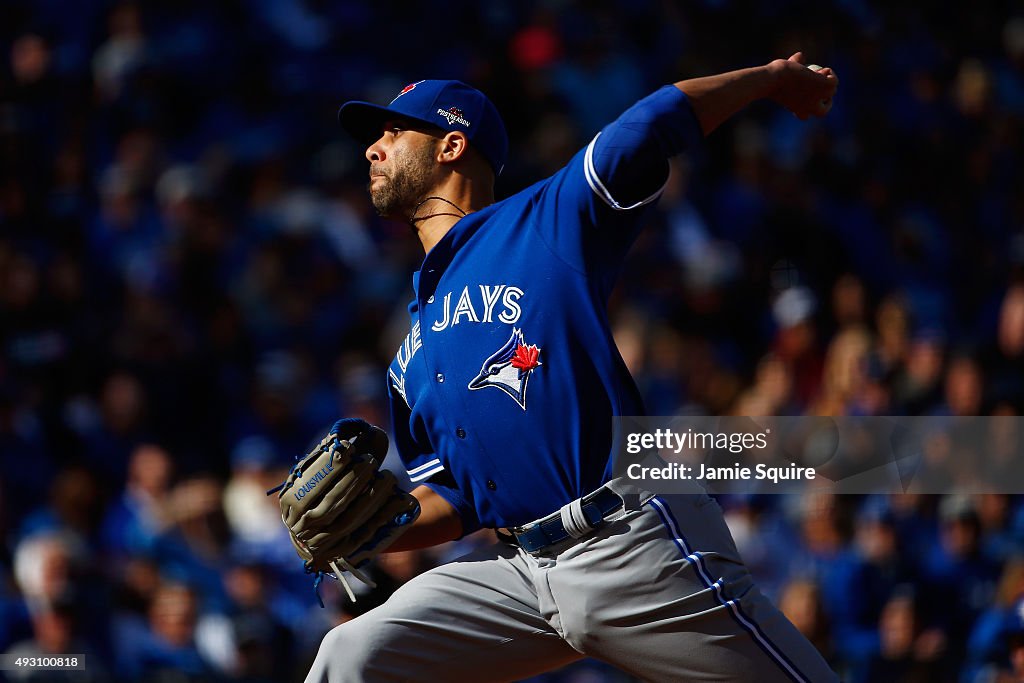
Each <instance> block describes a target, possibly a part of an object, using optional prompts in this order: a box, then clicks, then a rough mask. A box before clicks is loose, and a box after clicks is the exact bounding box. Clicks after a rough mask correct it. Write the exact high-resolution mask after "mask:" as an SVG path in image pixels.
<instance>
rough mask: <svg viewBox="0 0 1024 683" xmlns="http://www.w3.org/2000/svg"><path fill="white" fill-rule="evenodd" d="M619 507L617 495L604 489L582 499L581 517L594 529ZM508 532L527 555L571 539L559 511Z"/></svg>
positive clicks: (620, 501) (619, 502)
mask: <svg viewBox="0 0 1024 683" xmlns="http://www.w3.org/2000/svg"><path fill="white" fill-rule="evenodd" d="M621 507H622V499H621V498H619V496H618V494H616V493H614V492H613V491H611V490H609V489H607V488H604V487H602V488H599V489H598V490H597V491H594V492H593V493H591V494H589V495H587V496H585V497H584V498H583V516H584V517H586V519H587V522H588V523H589V524H590V526H592V527H594V529H597V528H598V527H599V526H601V524H602V523H603V522H604V521H605V519H607V517H608V515H610V514H612V513H613V512H615V511H616V510H618V509H619V508H621ZM509 532H511V535H512V536H513V537H514V538H515V543H516V544H517V545H518V546H519V547H521V548H522V549H523V550H525V551H526V552H528V553H536V552H540V551H541V550H544V549H545V548H547V547H548V546H552V545H555V544H556V543H561V542H562V541H564V540H566V539H568V538H571V537H572V536H571V535H570V534H569V532H568V531H566V529H565V525H564V524H563V523H562V514H561V511H558V512H554V513H552V514H550V515H548V516H547V517H545V518H544V519H542V520H540V521H539V522H535V523H533V524H531V525H530V526H528V527H514V528H511V529H509Z"/></svg>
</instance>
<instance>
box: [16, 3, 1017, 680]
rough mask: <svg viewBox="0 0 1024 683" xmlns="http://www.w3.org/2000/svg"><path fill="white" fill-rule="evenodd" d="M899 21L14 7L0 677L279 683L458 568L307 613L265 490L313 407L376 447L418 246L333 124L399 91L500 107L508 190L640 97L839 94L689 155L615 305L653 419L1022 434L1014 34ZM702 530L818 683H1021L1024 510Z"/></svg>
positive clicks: (512, 9)
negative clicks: (825, 85)
mask: <svg viewBox="0 0 1024 683" xmlns="http://www.w3.org/2000/svg"><path fill="white" fill-rule="evenodd" d="M922 4H923V3H914V2H906V1H895V2H885V3H882V2H868V1H867V0H823V1H819V2H814V3H812V2H803V1H780V2H754V1H753V0H747V1H739V0H692V1H690V2H682V3H675V2H667V1H664V2H659V1H657V0H629V1H628V2H625V1H618V2H617V1H614V0H602V1H600V2H582V1H571V0H550V1H547V2H540V1H530V2H507V1H503V2H482V3H477V2H470V1H468V0H450V1H449V2H445V3H441V4H434V3H417V2H409V1H403V0H396V1H395V2H390V3H379V4H377V3H366V2H356V1H353V0H251V1H245V2H243V1H242V0H234V1H227V2H212V3H208V2H200V1H198V0H175V1H173V2H172V1H170V0H153V1H147V2H138V3H131V2H128V3H113V2H106V1H102V0H73V1H72V0H5V1H4V2H3V3H2V4H0V47H2V50H0V345H2V356H0V530H2V533H3V541H4V542H3V544H2V546H0V652H8V653H18V652H28V651H32V650H42V651H44V652H58V653H60V652H65V653H70V652H75V653H86V654H87V656H88V657H89V659H88V661H89V670H88V671H87V672H86V674H84V675H83V676H80V677H79V678H71V677H69V678H68V679H67V680H91V681H104V680H119V681H121V680H123V681H142V680H145V681H221V680H224V681H248V682H256V681H286V680H301V677H302V673H303V672H304V670H305V667H306V666H307V665H308V662H309V661H310V660H311V657H312V655H313V654H314V653H315V649H316V647H317V645H318V642H319V638H320V636H321V635H322V634H323V633H324V632H325V631H326V630H327V629H328V628H329V627H330V626H331V625H332V624H334V623H337V622H338V621H339V620H341V619H345V618H349V617H350V616H352V615H353V614H355V613H356V612H358V611H359V610H365V609H368V608H369V607H371V606H372V605H373V604H376V602H378V601H379V600H381V599H383V598H384V597H386V595H387V594H388V593H389V591H390V590H393V588H394V587H395V586H397V585H399V584H401V583H402V582H403V581H406V580H408V579H409V578H410V577H412V576H414V575H415V574H416V573H418V572H420V571H423V570H424V569H425V568H427V567H429V566H431V565H433V564H435V563H437V562H440V561H444V560H446V559H451V558H452V557H454V556H455V555H456V554H458V553H460V552H462V551H463V550H465V549H466V548H467V547H468V546H471V545H472V544H474V543H478V542H483V540H484V539H482V538H480V537H473V538H469V539H466V540H464V541H462V542H460V543H458V544H452V545H449V546H444V547H442V548H440V549H437V550H433V551H430V552H421V553H403V554H397V555H393V556H389V557H387V558H386V559H385V560H384V561H382V562H381V563H380V566H379V567H378V568H377V569H376V573H377V574H378V576H379V578H380V580H381V588H380V589H379V590H378V591H375V592H372V593H368V594H366V595H364V596H363V599H362V600H360V602H359V603H358V604H357V605H355V606H354V607H353V606H351V605H348V604H346V603H345V602H344V600H343V598H342V597H341V596H340V594H339V593H338V591H336V590H334V589H333V587H330V586H329V587H327V588H326V590H325V597H326V598H327V602H328V607H329V608H328V609H326V610H320V609H319V608H318V607H317V605H316V601H315V599H314V597H313V593H312V589H311V587H310V584H309V580H308V577H306V576H304V575H303V574H302V573H301V571H300V570H299V568H298V567H297V565H298V561H297V560H296V558H295V557H294V555H293V552H292V550H291V548H290V545H289V544H288V542H287V540H286V538H285V537H284V536H283V533H284V530H283V527H282V526H281V525H280V523H279V521H278V520H277V519H276V517H275V507H274V505H273V501H272V500H269V501H268V500H267V499H265V498H264V496H263V491H264V490H265V489H267V488H270V486H272V485H273V484H275V483H277V482H278V481H279V480H280V479H281V477H282V473H283V471H284V469H285V468H286V467H287V466H288V464H289V463H290V461H291V459H292V457H293V456H294V455H295V454H297V453H299V452H301V451H303V450H304V448H305V446H306V443H307V441H308V440H309V439H310V437H311V436H313V435H315V434H317V433H318V432H320V431H322V430H323V429H324V428H325V427H326V426H327V425H329V424H330V422H331V421H332V420H333V419H334V418H335V417H336V416H339V415H359V416H362V417H365V418H366V419H368V420H370V421H371V422H378V423H381V424H384V423H386V422H387V420H386V408H385V405H384V368H385V366H386V363H387V361H388V360H389V358H390V357H391V356H392V354H393V353H394V349H395V348H396V347H397V344H398V341H399V340H400V339H401V337H402V336H403V335H404V333H405V331H406V330H405V329H404V328H405V326H406V325H407V321H406V317H405V304H406V302H407V299H408V297H409V295H410V292H411V287H410V273H411V272H412V271H413V270H414V269H415V268H416V267H417V266H418V263H419V259H420V258H421V257H422V254H421V251H420V246H419V244H418V242H417V241H416V240H415V239H413V238H412V237H411V236H410V235H409V234H408V228H406V227H405V226H400V225H395V224H392V223H387V222H383V221H381V220H379V219H378V218H376V217H375V216H374V215H373V214H372V210H371V209H370V206H369V202H368V201H367V199H366V196H365V180H366V177H365V173H366V167H365V165H364V163H363V162H362V161H361V159H362V150H361V149H360V148H359V147H357V146H355V145H354V144H353V143H352V142H350V141H349V140H347V139H346V138H345V137H344V136H343V135H342V133H341V132H340V131H339V130H338V129H337V127H336V124H335V118H334V116H335V111H336V108H337V106H338V104H339V103H340V102H341V101H343V100H345V99H350V98H365V99H370V100H374V101H387V100H389V99H390V98H391V97H392V96H393V94H394V93H395V92H397V90H398V89H399V88H400V87H401V86H402V85H404V84H405V83H407V82H409V81H413V80H418V79H421V78H430V77H445V78H459V79H463V80H466V81H467V82H470V83H472V84H474V85H476V86H477V87H479V88H481V89H482V90H484V91H485V92H487V93H489V94H490V95H491V96H492V98H493V99H494V100H495V101H496V103H497V104H498V106H499V109H501V111H502V112H503V113H504V115H505V118H506V121H507V123H508V127H509V130H510V134H511V138H512V154H511V160H510V162H509V164H508V166H507V168H506V171H505V173H504V174H503V175H502V176H501V178H500V179H499V182H498V195H499V197H501V196H506V195H508V194H509V193H511V192H514V191H515V190H517V189H519V188H521V187H524V186H525V185H527V184H529V183H531V182H533V181H535V180H537V179H539V178H541V177H543V176H544V175H546V174H548V173H550V172H552V171H553V170H554V169H556V168H558V167H559V166H560V165H561V164H562V163H563V162H564V161H565V160H566V159H567V158H568V157H569V156H570V155H571V154H572V153H573V152H574V151H575V150H577V149H578V148H579V147H581V146H582V145H583V144H585V143H586V141H587V140H589V138H590V137H591V136H592V135H593V134H594V133H595V131H596V130H597V129H598V128H599V127H600V126H601V125H603V124H604V123H606V122H608V121H610V120H611V119H612V118H614V117H615V116H616V115H617V114H618V113H619V112H620V111H622V110H623V109H624V108H625V107H626V106H628V105H629V104H631V103H632V102H633V101H634V100H635V99H637V98H639V97H641V96H643V95H644V94H646V93H647V92H649V91H651V90H653V89H654V88H656V87H658V86H659V85H661V84H663V83H665V82H671V81H675V80H678V79H680V78H684V77H689V76H696V75H706V74H709V73H713V72H718V71H722V70H726V69H732V68H738V67H742V66H749V65H753V64H758V63H762V62H765V61H767V60H769V59H771V58H774V57H780V56H782V57H785V56H788V55H789V54H791V53H792V52H793V51H795V50H796V49H802V50H804V51H805V52H806V54H807V55H808V59H809V60H810V61H814V62H817V63H819V64H827V65H830V66H833V67H834V68H835V70H836V71H837V73H838V74H839V75H840V78H841V88H840V94H839V96H838V97H837V98H836V100H835V106H834V109H833V110H832V112H831V114H830V115H829V117H828V118H827V119H825V120H824V121H820V122H818V121H816V122H812V123H806V124H804V123H800V122H798V121H796V120H795V119H794V118H793V117H791V116H790V115H788V114H787V113H785V112H784V111H781V110H780V109H778V108H776V107H773V106H770V105H757V106H754V107H752V108H750V109H749V110H748V111H746V112H745V113H744V114H742V115H741V116H740V117H738V118H737V119H736V120H734V121H733V122H731V123H730V124H728V125H726V126H725V127H723V128H722V129H721V130H720V131H718V132H717V133H716V134H715V135H714V136H713V137H712V138H711V139H710V140H709V141H708V144H707V146H706V147H705V148H704V149H702V150H696V151H695V152H694V153H693V154H691V155H689V156H687V157H685V158H683V159H681V160H680V161H679V162H678V163H676V164H675V167H674V172H673V179H672V182H671V185H670V187H669V189H668V191H667V192H666V195H665V197H663V198H662V200H661V202H660V205H659V209H658V211H657V212H656V215H655V216H654V217H653V219H652V220H651V223H650V225H649V227H648V229H647V230H646V231H645V233H644V234H643V236H642V237H641V239H640V241H639V242H638V244H637V245H636V247H635V248H634V250H633V252H632V255H631V256H630V260H629V263H628V265H627V268H626V272H625V273H624V276H623V278H622V285H621V287H620V288H619V290H618V291H617V293H616V295H615V298H614V302H613V313H614V320H615V321H616V331H617V337H618V339H619V343H620V346H621V348H622V350H623V353H624V355H625V357H626V358H627V361H628V363H629V365H630V367H631V369H632V370H633V372H634V375H635V376H636V378H637V380H638V382H639V384H640V386H641V388H642V390H643V392H644V395H645V398H646V401H647V404H648V407H649V410H650V412H651V413H652V414H661V415H673V414H678V413H681V412H686V413H689V412H704V413H710V414H729V413H732V414H745V415H758V414H761V415H767V414H775V415H787V414H826V415H827V414H833V415H837V414H857V415H872V414H875V415H903V414H906V415H938V416H942V415H957V414H963V415H987V414H1005V415H1016V414H1019V413H1020V411H1021V409H1022V407H1024V192H1022V191H1021V188H1024V174H1022V168H1021V163H1020V159H1021V148H1022V134H1024V125H1022V120H1024V118H1022V115H1024V9H1022V8H1021V6H1020V5H1019V4H1017V3H1012V2H983V3H970V4H969V3H929V5H933V6H929V7H922V6H920V5H922ZM722 503H723V506H724V507H725V509H726V513H727V519H728V521H729V523H730V526H731V528H732V529H733V532H734V535H735V536H736V539H737V542H738V543H739V545H740V547H741V551H742V552H743V554H744V556H745V558H746V560H747V562H748V563H749V565H750V567H751V570H752V571H753V573H754V575H755V578H756V579H757V580H758V581H759V582H760V583H761V585H762V586H763V588H764V589H765V590H766V592H768V593H769V594H770V595H772V596H773V598H774V599H775V600H776V601H777V602H778V603H779V604H780V605H781V606H782V608H783V609H784V610H785V611H786V613H787V614H788V615H789V616H790V618H791V619H792V620H793V621H794V622H795V623H796V624H797V625H798V626H799V627H800V628H801V629H802V630H804V632H805V633H807V634H808V636H809V637H810V638H811V640H812V641H813V642H814V643H815V645H817V646H818V647H819V648H820V649H821V651H822V652H823V653H824V654H825V655H826V657H827V658H828V659H829V661H830V662H831V663H832V664H833V665H834V666H835V667H836V668H837V670H839V671H840V672H841V673H842V674H843V676H844V680H850V681H854V682H858V681H962V682H970V683H977V682H980V681H996V680H1024V678H1022V677H1024V673H1022V672H1024V661H1021V657H1020V656H1019V655H1018V657H1017V658H1016V659H1017V661H1018V667H1019V668H1018V670H1017V674H1016V676H1017V677H1018V678H1012V677H1011V674H1010V671H1011V669H1012V664H1011V659H1010V648H1011V646H1012V645H1015V644H1017V643H1018V641H1019V640H1021V639H1022V636H1024V618H1022V616H1021V613H1020V611H1019V610H1018V609H1017V603H1018V601H1019V600H1020V598H1021V597H1022V596H1024V562H1022V557H1024V506H1022V505H1021V500H1020V498H1019V497H1017V496H1003V495H985V496H974V497H969V498H964V497H959V496H945V497H939V496H934V497H919V496H898V497H887V496H861V497H843V498H837V497H832V496H829V495H827V494H814V495H807V496H803V497H799V498H797V497H781V496H773V497H768V496H766V497H742V498H731V499H726V500H723V501H722ZM626 578H627V577H624V580H626ZM9 676H11V677H12V678H13V677H14V674H9ZM999 676H1003V678H999ZM32 680H54V679H53V678H39V679H32ZM542 680H545V681H618V680H623V678H622V676H621V675H620V674H617V673H616V672H614V671H611V670H609V669H607V668H606V667H603V666H601V665H599V664H596V663H593V662H585V663H582V664H580V665H577V666H574V667H571V668H570V669H568V670H565V671H562V672H559V673H555V674H551V675H549V676H546V677H543V679H542Z"/></svg>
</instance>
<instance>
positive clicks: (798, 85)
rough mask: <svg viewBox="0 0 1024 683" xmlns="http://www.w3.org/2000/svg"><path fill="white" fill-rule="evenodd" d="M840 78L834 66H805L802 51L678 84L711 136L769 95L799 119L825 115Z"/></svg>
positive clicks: (702, 126) (676, 84)
mask: <svg viewBox="0 0 1024 683" xmlns="http://www.w3.org/2000/svg"><path fill="white" fill-rule="evenodd" d="M838 84H839V80H838V78H837V77H836V75H835V73H833V71H832V69H830V68H828V67H826V68H824V69H821V70H820V71H811V70H810V69H808V68H806V66H805V65H804V58H803V54H802V53H799V52H798V53H796V54H794V55H793V56H791V57H790V58H789V59H776V60H774V61H772V62H769V63H768V64H764V65H762V66H755V67H751V68H749V69H739V70H738V71H729V72H727V73H722V74H716V75H714V76H704V77H701V78H691V79H687V80H685V81H679V82H678V83H675V86H676V87H677V88H679V89H680V90H682V91H683V92H684V93H686V96H687V97H688V98H689V100H690V105H691V106H692V107H693V111H694V113H695V114H696V116H697V120H698V121H699V122H700V126H701V129H702V130H703V132H704V135H708V134H709V133H711V131H713V130H715V129H716V128H718V126H720V125H721V124H722V123H724V122H725V121H726V120H728V119H729V118H731V117H732V116H733V115H735V114H736V113H737V112H739V111H740V110H741V109H743V108H744V107H746V106H747V105H748V104H750V103H752V102H755V101H757V100H760V99H765V98H770V99H772V100H774V101H775V102H777V103H778V104H779V105H781V106H783V107H785V108H786V109H788V110H789V111H791V112H793V114H794V115H796V116H797V117H798V118H800V119H807V118H809V117H811V116H823V115H824V114H825V113H827V111H828V108H827V107H824V106H823V102H825V101H827V100H831V98H832V96H833V94H835V92H836V88H837V86H838Z"/></svg>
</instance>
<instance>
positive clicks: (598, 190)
mask: <svg viewBox="0 0 1024 683" xmlns="http://www.w3.org/2000/svg"><path fill="white" fill-rule="evenodd" d="M599 137H601V133H600V132H598V134H597V135H595V136H594V139H593V140H591V141H590V144H589V145H587V153H586V154H585V155H584V157H583V175H584V176H585V177H586V179H587V184H588V185H590V189H591V190H593V191H594V194H596V195H597V196H598V197H600V198H601V200H602V201H603V202H604V203H605V204H607V205H608V206H610V207H612V208H613V209H615V210H616V211H629V210H630V209H636V208H639V207H641V206H643V205H645V204H650V203H651V202H653V201H654V200H656V199H657V198H658V197H660V196H661V193H662V192H664V191H665V188H666V187H667V186H668V178H666V179H665V184H664V185H662V186H661V188H660V189H659V190H658V191H657V192H655V193H654V194H652V195H651V196H650V197H648V198H647V199H644V200H641V201H639V202H637V203H636V204H631V205H630V206H623V205H622V204H619V203H618V202H617V201H615V198H614V197H612V194H611V192H609V191H608V188H607V187H605V186H604V183H602V182H601V179H600V178H599V177H598V175H597V171H596V170H595V169H594V143H596V142H597V139H598V138H599Z"/></svg>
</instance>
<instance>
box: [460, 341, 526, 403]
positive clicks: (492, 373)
mask: <svg viewBox="0 0 1024 683" xmlns="http://www.w3.org/2000/svg"><path fill="white" fill-rule="evenodd" d="M539 358H540V349H539V348H538V347H537V345H536V344H529V345H527V343H526V340H525V339H524V338H523V331H522V330H520V329H519V328H517V327H513V328H512V336H511V337H509V338H508V341H507V342H505V344H504V345H503V346H502V347H501V348H500V349H498V350H497V351H495V352H494V353H492V354H491V355H490V356H489V357H488V358H487V360H485V361H484V363H483V365H481V366H480V374H478V375H477V376H476V377H475V378H473V381H471V382H470V383H469V388H470V389H483V388H485V387H494V388H495V389H501V390H502V391H504V392H505V393H506V394H508V395H509V396H511V397H512V398H514V399H515V401H516V403H518V404H519V407H520V408H522V409H523V410H526V384H527V382H529V381H530V375H532V374H533V371H534V370H536V369H537V368H538V367H540V365H541V362H540V360H538V359H539Z"/></svg>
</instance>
